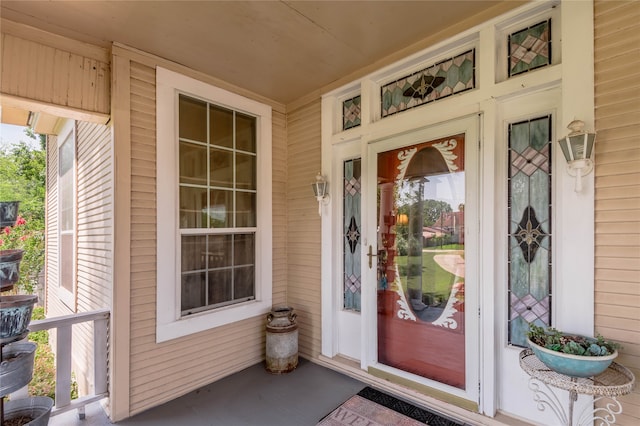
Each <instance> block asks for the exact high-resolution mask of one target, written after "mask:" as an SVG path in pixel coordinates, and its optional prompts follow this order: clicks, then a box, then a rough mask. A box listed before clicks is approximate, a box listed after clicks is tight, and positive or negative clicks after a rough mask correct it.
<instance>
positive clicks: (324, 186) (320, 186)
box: [311, 173, 329, 216]
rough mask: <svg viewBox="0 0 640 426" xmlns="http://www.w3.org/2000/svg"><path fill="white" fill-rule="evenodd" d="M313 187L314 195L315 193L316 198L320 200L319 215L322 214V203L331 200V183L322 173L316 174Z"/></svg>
mask: <svg viewBox="0 0 640 426" xmlns="http://www.w3.org/2000/svg"><path fill="white" fill-rule="evenodd" d="M311 188H312V189H313V195H315V197H316V200H317V201H318V216H322V204H327V203H328V202H329V200H328V198H329V194H328V192H327V191H328V190H329V184H328V183H327V181H326V180H325V179H324V176H322V175H321V174H320V173H318V174H317V175H316V181H315V182H313V183H312V184H311Z"/></svg>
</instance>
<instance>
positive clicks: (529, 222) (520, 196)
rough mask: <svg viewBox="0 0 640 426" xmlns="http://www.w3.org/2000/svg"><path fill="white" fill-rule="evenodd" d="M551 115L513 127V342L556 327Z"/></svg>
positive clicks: (510, 204) (510, 201)
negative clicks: (538, 328)
mask: <svg viewBox="0 0 640 426" xmlns="http://www.w3.org/2000/svg"><path fill="white" fill-rule="evenodd" d="M551 123H552V120H551V116H545V117H540V118H535V119H532V120H527V121H522V122H518V123H513V124H511V125H509V179H508V192H509V198H508V212H509V230H508V241H509V259H508V265H509V301H510V304H509V343H511V344H512V345H516V346H523V347H525V346H527V341H526V338H527V331H528V329H529V324H530V323H532V322H535V323H536V324H537V325H550V324H551V310H550V308H549V307H550V305H551V267H552V264H551V259H552V257H551V216H552V210H551V149H550V147H551V139H552V138H551Z"/></svg>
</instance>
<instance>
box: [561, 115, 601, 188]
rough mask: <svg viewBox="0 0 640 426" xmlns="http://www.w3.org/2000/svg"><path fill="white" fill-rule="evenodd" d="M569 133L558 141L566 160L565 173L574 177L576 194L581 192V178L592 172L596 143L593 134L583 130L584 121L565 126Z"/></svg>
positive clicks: (575, 121) (576, 121)
mask: <svg viewBox="0 0 640 426" xmlns="http://www.w3.org/2000/svg"><path fill="white" fill-rule="evenodd" d="M567 128H568V129H569V130H571V133H569V134H568V135H567V136H565V137H564V138H562V139H560V140H559V141H558V143H560V148H561V149H562V153H563V154H564V158H566V159H567V164H568V169H567V172H568V173H569V175H571V176H575V177H576V192H580V191H582V176H586V175H588V174H589V173H591V171H592V170H593V160H592V159H591V157H592V156H593V145H594V144H595V141H596V134H595V133H588V132H585V131H584V130H583V128H584V121H582V120H573V121H572V122H571V123H569V125H568V126H567Z"/></svg>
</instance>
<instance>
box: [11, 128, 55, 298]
mask: <svg viewBox="0 0 640 426" xmlns="http://www.w3.org/2000/svg"><path fill="white" fill-rule="evenodd" d="M25 136H26V137H27V138H30V139H32V140H36V141H37V140H38V136H37V135H35V134H34V133H33V131H31V130H30V129H27V130H26V131H25ZM39 142H40V143H39V147H37V148H34V147H33V146H32V145H33V143H29V142H27V141H24V140H22V141H20V142H18V143H16V144H13V145H10V146H8V147H4V148H2V149H0V201H20V207H19V214H20V216H21V217H22V218H24V220H25V223H24V225H22V226H23V228H22V229H21V230H20V231H21V233H22V234H23V235H25V236H26V238H25V239H24V240H23V241H21V247H20V248H22V249H23V250H24V255H23V257H22V262H21V263H20V281H19V282H18V285H17V287H18V288H19V289H21V290H23V291H25V292H27V293H32V292H33V291H34V288H35V285H36V284H37V280H38V275H39V274H40V272H41V271H42V268H43V266H44V199H45V181H46V169H45V166H46V150H45V144H46V138H45V136H43V135H42V136H40V137H39Z"/></svg>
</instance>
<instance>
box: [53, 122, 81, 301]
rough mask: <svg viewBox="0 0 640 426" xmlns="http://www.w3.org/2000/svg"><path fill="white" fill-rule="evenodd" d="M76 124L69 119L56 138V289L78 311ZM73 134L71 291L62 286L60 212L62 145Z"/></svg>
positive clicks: (60, 296) (62, 299) (61, 298)
mask: <svg viewBox="0 0 640 426" xmlns="http://www.w3.org/2000/svg"><path fill="white" fill-rule="evenodd" d="M75 128H76V126H75V121H74V120H68V121H67V122H65V123H64V125H63V127H62V129H61V130H60V133H59V134H58V137H57V140H56V150H57V154H58V156H57V162H58V164H57V169H58V173H57V180H58V181H57V189H58V195H57V197H58V202H57V209H58V212H57V216H58V264H59V265H60V267H59V268H58V288H57V291H56V295H57V296H58V298H59V299H60V301H61V302H62V303H63V304H64V305H65V306H67V307H68V308H69V309H71V310H72V311H73V312H75V311H76V290H77V270H76V263H77V260H78V257H77V246H76V241H77V238H78V236H77V232H78V226H77V225H78V223H77V222H78V218H77V216H76V215H77V207H78V206H77V197H78V181H77V169H76V167H77V156H76V153H77V143H78V141H77V135H76V130H75ZM69 136H71V139H70V140H71V141H72V142H73V166H72V168H71V173H72V175H73V254H72V258H73V259H72V260H73V266H72V269H73V272H72V276H73V283H72V285H71V288H72V289H73V291H69V290H67V289H66V288H65V287H63V286H62V226H61V223H60V222H61V219H62V215H61V214H60V209H61V206H60V147H62V145H63V144H64V143H65V142H66V141H67V138H68V137H69Z"/></svg>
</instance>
